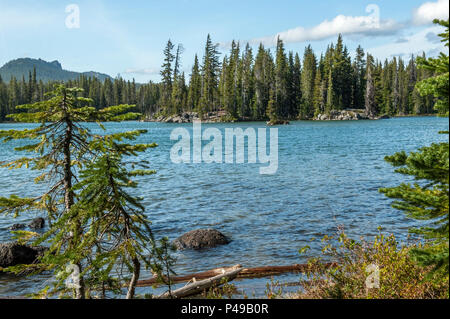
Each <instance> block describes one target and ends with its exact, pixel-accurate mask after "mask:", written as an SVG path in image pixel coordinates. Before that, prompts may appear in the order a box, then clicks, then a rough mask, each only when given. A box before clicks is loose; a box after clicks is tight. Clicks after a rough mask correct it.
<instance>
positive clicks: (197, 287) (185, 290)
mask: <svg viewBox="0 0 450 319" xmlns="http://www.w3.org/2000/svg"><path fill="white" fill-rule="evenodd" d="M235 267H236V266H235ZM235 267H232V268H233V269H232V270H231V271H226V272H225V271H224V272H223V273H222V274H219V275H216V276H214V277H211V278H208V279H204V280H200V281H196V280H194V282H193V283H191V284H188V285H186V286H184V287H182V288H179V289H177V290H174V291H172V292H168V291H167V292H165V293H163V294H162V295H160V296H159V297H158V299H167V298H184V297H188V296H192V295H196V294H199V293H201V292H202V291H204V290H206V289H209V288H211V287H217V286H220V285H222V284H224V283H226V282H229V281H231V280H233V279H235V278H236V277H237V275H238V274H239V273H240V272H241V271H242V269H243V268H241V267H239V268H235Z"/></svg>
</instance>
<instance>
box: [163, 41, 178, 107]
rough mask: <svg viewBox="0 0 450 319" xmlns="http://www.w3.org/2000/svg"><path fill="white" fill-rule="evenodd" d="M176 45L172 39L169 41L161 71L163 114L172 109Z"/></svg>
mask: <svg viewBox="0 0 450 319" xmlns="http://www.w3.org/2000/svg"><path fill="white" fill-rule="evenodd" d="M173 48H174V45H173V44H172V41H170V39H169V40H168V41H167V45H166V47H165V49H164V64H163V65H162V69H161V72H160V73H161V81H162V94H161V102H160V104H161V106H162V107H163V112H166V113H167V112H168V110H169V109H170V102H171V97H172V81H173V67H172V62H173V60H174V59H175V56H174V55H173V53H172V50H173Z"/></svg>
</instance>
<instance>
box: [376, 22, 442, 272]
mask: <svg viewBox="0 0 450 319" xmlns="http://www.w3.org/2000/svg"><path fill="white" fill-rule="evenodd" d="M435 23H438V24H440V25H442V26H444V27H445V28H446V31H445V32H444V33H442V34H441V35H440V36H441V37H442V38H443V41H444V42H445V44H446V46H448V44H449V36H448V35H449V22H448V20H447V21H439V20H435ZM419 67H423V68H428V69H430V70H432V71H433V72H434V76H433V77H432V78H429V79H425V80H423V81H422V82H419V83H418V84H417V86H418V88H419V91H420V93H421V94H423V95H430V94H432V95H433V96H435V97H436V98H437V101H436V104H435V107H436V109H437V110H438V111H439V113H440V114H441V115H444V116H448V112H449V104H448V93H449V62H448V56H447V55H446V54H444V53H441V55H440V57H439V58H438V59H433V58H429V59H428V60H425V59H419ZM445 133H446V134H448V132H445ZM386 160H387V161H388V162H389V163H391V164H392V165H394V166H396V167H399V168H397V169H396V172H398V173H400V174H404V175H409V176H413V177H414V178H415V179H416V180H418V181H422V183H420V184H419V183H414V184H413V185H411V184H409V183H403V184H401V185H400V186H397V187H391V188H383V189H380V191H381V192H382V193H384V194H385V195H386V196H388V197H390V198H393V199H395V201H394V202H393V205H392V206H393V207H394V208H397V209H399V210H401V211H403V212H405V213H406V215H407V216H408V217H410V218H414V219H418V220H425V221H428V223H427V225H426V226H423V227H421V228H418V229H413V230H412V231H413V232H415V233H418V234H421V235H422V236H424V238H425V239H428V240H431V241H432V243H433V246H431V247H429V246H425V247H424V248H417V249H414V250H413V251H412V256H413V257H414V258H415V259H416V260H417V261H418V262H419V263H421V264H422V265H424V266H431V265H432V266H434V273H436V272H438V271H439V272H443V274H444V276H447V277H448V271H449V247H448V245H449V197H448V195H449V144H448V142H446V143H433V144H432V145H431V146H427V147H422V148H421V149H419V151H418V152H412V153H410V154H406V153H405V152H404V151H403V152H399V153H396V154H394V155H393V156H387V157H386Z"/></svg>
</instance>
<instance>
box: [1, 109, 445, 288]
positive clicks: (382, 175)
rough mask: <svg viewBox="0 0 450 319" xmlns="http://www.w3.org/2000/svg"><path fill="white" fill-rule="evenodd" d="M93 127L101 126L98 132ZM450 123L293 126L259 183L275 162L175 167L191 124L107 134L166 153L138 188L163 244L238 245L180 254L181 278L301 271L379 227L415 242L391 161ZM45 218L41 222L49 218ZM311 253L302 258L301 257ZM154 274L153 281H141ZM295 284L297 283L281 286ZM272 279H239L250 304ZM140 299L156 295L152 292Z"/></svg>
mask: <svg viewBox="0 0 450 319" xmlns="http://www.w3.org/2000/svg"><path fill="white" fill-rule="evenodd" d="M89 125H92V127H95V125H94V124H89ZM29 126H30V125H29V124H27V125H26V124H0V129H12V128H14V129H18V128H26V127H29ZM448 126H449V125H448V118H436V117H405V118H394V119H387V120H379V121H349V122H343V121H339V122H311V121H298V122H291V125H287V126H279V127H278V143H279V158H278V161H279V163H278V171H277V173H276V174H274V175H260V174H259V168H260V167H261V166H265V165H266V164H264V165H262V164H259V163H257V164H248V163H246V164H225V163H223V164H217V163H214V164H205V163H201V164H174V163H172V162H171V160H170V149H171V147H172V146H173V145H174V143H175V141H171V140H170V134H171V131H172V130H173V129H174V128H175V127H185V128H187V129H188V130H192V125H191V124H163V123H141V122H125V123H108V124H107V125H106V127H107V128H108V132H114V131H125V130H133V129H147V130H148V133H147V134H144V135H142V136H141V137H140V138H139V139H138V140H137V141H136V142H138V143H141V142H144V143H148V142H156V143H157V144H158V145H159V146H158V147H157V148H155V149H150V150H149V151H148V152H146V153H145V154H143V155H141V156H142V159H145V160H148V161H150V163H151V166H152V168H153V169H155V170H157V174H155V175H152V176H147V177H144V178H141V179H140V180H139V183H140V184H139V188H138V189H137V190H136V192H137V194H139V195H140V196H142V197H143V198H144V201H143V203H144V205H145V207H146V212H147V214H148V216H149V218H150V219H151V220H152V222H153V230H154V232H155V235H156V236H157V237H161V236H168V237H169V238H170V239H175V238H176V237H178V236H180V235H182V234H183V233H185V232H187V231H190V230H193V229H197V228H207V227H212V228H216V229H218V230H220V231H221V232H223V233H224V234H225V235H227V236H229V237H230V238H231V239H232V242H231V243H230V244H229V245H226V246H221V247H216V248H213V249H207V250H202V251H181V252H177V253H176V256H177V258H178V262H177V266H176V267H175V269H176V271H177V273H178V274H185V273H191V272H198V271H204V270H207V269H210V268H216V267H219V266H231V265H234V264H238V263H240V264H242V265H243V266H245V267H257V266H265V265H288V264H295V263H302V262H305V261H306V260H307V258H308V257H311V256H316V255H318V254H319V253H320V245H319V243H318V241H316V242H311V238H321V237H322V236H323V235H325V234H332V233H334V232H335V231H336V227H337V226H338V225H343V226H344V229H345V230H346V232H347V233H349V234H350V235H352V236H360V235H362V236H368V237H371V236H374V235H375V234H376V233H377V232H378V230H377V228H378V226H382V227H383V228H384V231H385V232H387V233H394V234H395V235H396V236H397V237H398V239H399V240H401V241H406V240H407V234H408V228H410V227H411V226H414V225H417V222H416V221H412V220H409V219H406V218H405V217H404V216H403V215H402V213H401V212H398V211H396V210H394V209H393V208H391V207H390V202H391V201H390V200H389V199H387V198H385V197H384V196H383V195H382V194H381V193H379V192H378V189H379V188H380V187H388V186H394V185H398V184H399V183H400V182H405V181H411V179H410V178H408V177H405V176H402V175H399V174H396V173H394V172H393V168H392V167H391V166H390V165H389V164H388V163H386V162H385V161H384V156H386V155H390V154H393V153H395V152H397V151H401V150H405V151H413V150H416V149H417V148H419V147H420V146H425V145H428V144H430V143H432V142H440V141H448V135H440V134H438V133H437V132H438V131H441V130H448ZM202 127H203V128H204V129H206V128H208V127H215V128H218V129H219V130H221V131H222V132H224V129H225V128H236V127H241V128H243V129H245V128H247V127H253V128H255V129H257V128H265V125H264V123H260V122H251V123H235V124H228V123H227V124H203V125H202ZM17 145H19V144H18V142H12V143H10V144H1V145H0V161H4V160H9V159H13V158H15V157H17V156H18V154H17V153H15V152H14V151H13V146H17ZM35 175H36V174H35V173H34V172H30V171H29V170H26V169H20V170H7V169H3V168H2V169H0V190H1V195H2V196H9V195H11V194H17V195H26V196H32V195H37V194H39V193H40V192H42V191H43V190H44V189H45V188H44V186H43V185H36V184H34V183H33V181H32V178H31V177H33V176H35ZM39 215H40V214H38V213H30V214H24V215H21V216H20V217H18V218H17V219H12V217H10V216H0V242H5V241H8V240H10V239H11V235H10V232H9V231H8V227H9V226H11V225H12V224H14V223H20V222H28V221H29V220H31V219H32V218H33V217H36V216H39ZM41 215H42V214H41ZM304 245H310V246H311V248H312V249H311V250H309V251H308V252H307V254H305V255H302V256H300V255H299V254H298V249H299V248H300V247H302V246H304ZM148 276H150V275H149V274H147V273H144V274H143V275H142V277H148ZM48 279H49V277H46V276H45V275H40V276H36V277H33V278H25V279H23V278H22V279H18V278H12V277H10V276H4V275H3V276H0V296H6V295H9V296H12V295H23V294H25V293H30V292H32V291H36V290H37V289H39V288H42V287H44V286H45V284H46V283H45V281H46V280H48ZM277 279H279V280H280V281H282V282H287V281H291V282H292V281H295V280H296V279H298V275H285V276H282V277H280V278H277ZM269 281H270V279H267V278H264V279H256V280H243V281H236V285H237V286H238V287H239V288H242V289H244V290H245V291H246V293H247V294H248V295H249V296H252V295H253V294H255V295H256V296H258V295H261V294H262V293H264V289H265V284H266V283H267V282H269ZM139 292H140V293H142V292H152V289H151V288H148V289H143V288H142V289H139Z"/></svg>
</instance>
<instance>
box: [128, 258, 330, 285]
mask: <svg viewBox="0 0 450 319" xmlns="http://www.w3.org/2000/svg"><path fill="white" fill-rule="evenodd" d="M335 265H336V264H335V263H328V264H325V265H324V266H325V267H332V266H335ZM240 267H242V266H241V265H235V266H233V267H223V268H215V269H211V270H208V271H204V272H199V273H195V274H190V275H185V276H178V277H170V281H171V283H172V284H177V283H181V282H189V281H192V280H203V279H208V278H211V277H214V276H217V275H220V274H223V273H226V272H230V271H232V270H235V269H237V268H240ZM308 267H309V265H308V264H296V265H289V266H265V267H255V268H244V269H242V271H240V272H239V273H238V275H237V277H236V278H238V279H240V278H260V277H270V276H277V275H281V274H284V273H300V272H305V271H306V270H307V269H308ZM164 281H167V278H164ZM159 284H161V281H160V280H158V278H156V277H155V278H151V279H146V280H139V281H138V282H137V287H148V286H153V285H159Z"/></svg>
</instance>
